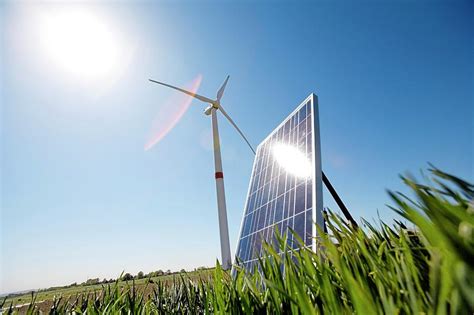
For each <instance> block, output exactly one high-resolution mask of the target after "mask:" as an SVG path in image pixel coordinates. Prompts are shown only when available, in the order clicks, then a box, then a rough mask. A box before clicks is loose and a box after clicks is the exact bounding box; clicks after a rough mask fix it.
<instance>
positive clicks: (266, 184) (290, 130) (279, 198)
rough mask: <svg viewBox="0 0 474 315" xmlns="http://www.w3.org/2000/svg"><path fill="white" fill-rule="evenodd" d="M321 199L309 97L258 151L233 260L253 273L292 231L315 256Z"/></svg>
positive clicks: (313, 102)
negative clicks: (267, 248)
mask: <svg viewBox="0 0 474 315" xmlns="http://www.w3.org/2000/svg"><path fill="white" fill-rule="evenodd" d="M322 198H323V196H322V171H321V146H320V135H319V111H318V99H317V96H316V95H314V94H311V95H310V96H308V97H307V98H306V99H305V100H304V101H303V102H302V103H301V104H300V105H299V106H298V107H297V108H296V109H295V110H294V111H293V112H292V113H291V114H290V115H289V116H288V117H287V118H286V119H285V120H284V121H283V122H282V123H281V124H280V125H279V126H278V127H277V128H275V130H274V131H273V132H272V133H270V135H268V137H267V138H265V140H263V141H262V143H260V145H259V146H258V147H257V154H256V156H255V161H254V165H253V170H252V176H251V179H250V184H249V190H248V194H247V201H246V204H245V208H244V214H243V218H242V224H241V228H240V236H239V242H238V246H237V250H236V253H235V256H236V257H238V259H239V260H240V261H241V262H242V264H243V265H244V267H245V268H246V269H250V268H252V267H253V265H254V264H255V262H256V261H257V258H258V257H259V256H260V252H261V248H262V241H263V240H265V241H267V242H268V243H272V242H273V241H274V237H275V236H274V235H275V233H274V232H275V231H276V230H277V228H278V231H280V233H281V234H282V235H283V234H284V233H287V231H288V229H289V228H291V229H293V230H294V231H295V232H296V233H297V234H298V235H299V236H300V237H301V239H303V240H304V244H305V246H307V247H310V248H312V249H313V250H316V244H315V241H314V238H315V236H316V233H317V230H316V228H315V226H314V224H313V222H316V223H317V224H319V225H320V226H321V227H323V226H324V224H323V216H322V210H323V199H322ZM288 235H289V238H288V242H289V244H290V246H292V247H293V248H297V247H298V245H297V243H296V242H294V241H293V236H292V235H291V233H288Z"/></svg>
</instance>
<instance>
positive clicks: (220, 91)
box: [217, 76, 229, 101]
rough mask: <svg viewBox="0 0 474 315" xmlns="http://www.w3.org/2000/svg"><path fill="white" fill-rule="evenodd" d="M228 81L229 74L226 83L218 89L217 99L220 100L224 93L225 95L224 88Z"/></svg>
mask: <svg viewBox="0 0 474 315" xmlns="http://www.w3.org/2000/svg"><path fill="white" fill-rule="evenodd" d="M227 81H229V76H227V78H226V79H225V81H224V83H222V86H221V88H220V89H219V91H217V101H220V100H221V98H222V95H224V90H225V86H226V85H227Z"/></svg>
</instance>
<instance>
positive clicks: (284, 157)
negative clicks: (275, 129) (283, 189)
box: [272, 143, 312, 178]
mask: <svg viewBox="0 0 474 315" xmlns="http://www.w3.org/2000/svg"><path fill="white" fill-rule="evenodd" d="M272 151H273V155H274V156H275V160H276V161H277V163H278V164H279V165H280V166H281V167H283V168H284V169H285V170H286V171H287V172H288V173H290V174H293V175H295V176H296V177H299V178H308V177H310V176H311V170H312V167H311V162H310V161H309V160H308V158H307V157H306V154H304V153H303V152H301V151H299V150H298V149H297V148H295V147H294V146H292V145H288V144H284V143H278V144H275V145H274V146H273V150H272Z"/></svg>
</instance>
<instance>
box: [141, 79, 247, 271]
mask: <svg viewBox="0 0 474 315" xmlns="http://www.w3.org/2000/svg"><path fill="white" fill-rule="evenodd" d="M149 80H150V81H151V82H153V83H157V84H160V85H163V86H166V87H169V88H172V89H175V90H178V91H180V92H182V93H185V94H187V95H190V96H192V97H194V98H197V99H198V100H200V101H202V102H204V103H208V104H209V106H208V107H207V108H206V109H205V110H204V114H206V115H207V116H209V115H210V116H211V124H212V139H213V143H214V168H215V172H216V173H215V178H216V191H217V210H218V215H219V232H220V241H221V255H222V268H223V269H225V270H228V269H230V267H231V265H232V260H231V255H230V243H229V226H228V223H227V208H226V202H225V190H224V173H223V171H222V158H221V147H220V140H219V128H218V125H217V111H218V110H219V111H220V112H221V113H222V115H224V117H225V118H227V120H228V121H229V122H230V123H231V125H232V126H234V128H235V129H236V130H237V132H238V133H239V134H240V135H241V136H242V138H243V139H244V140H245V142H246V143H247V145H248V146H249V148H250V150H252V152H253V153H254V154H255V150H254V149H253V147H252V145H251V144H250V142H249V141H248V140H247V138H246V137H245V135H244V133H243V132H242V131H241V130H240V129H239V127H237V125H236V124H235V122H234V121H233V120H232V118H230V116H229V115H228V114H227V112H226V111H225V110H224V108H223V107H222V105H221V99H222V96H223V95H224V90H225V87H226V85H227V81H229V76H227V78H226V79H225V81H224V83H223V84H222V86H221V87H220V88H219V90H218V91H217V96H216V99H215V100H213V99H210V98H207V97H205V96H202V95H199V94H196V93H193V92H190V91H187V90H184V89H181V88H179V87H176V86H173V85H170V84H166V83H163V82H159V81H155V80H152V79H149Z"/></svg>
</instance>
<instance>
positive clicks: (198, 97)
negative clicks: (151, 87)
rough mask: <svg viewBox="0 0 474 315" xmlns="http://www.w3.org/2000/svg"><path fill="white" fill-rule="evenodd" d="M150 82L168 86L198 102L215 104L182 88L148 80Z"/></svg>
mask: <svg viewBox="0 0 474 315" xmlns="http://www.w3.org/2000/svg"><path fill="white" fill-rule="evenodd" d="M148 80H149V81H151V82H153V83H157V84H161V85H164V86H167V87H169V88H172V89H175V90H178V91H180V92H183V93H185V94H188V95H190V96H192V97H194V98H197V99H198V100H200V101H203V102H205V103H210V104H213V103H214V101H213V100H211V99H210V98H207V97H205V96H202V95H199V94H196V93H193V92H190V91H186V90H183V89H181V88H179V87H176V86H172V85H170V84H166V83H163V82H159V81H155V80H152V79H148Z"/></svg>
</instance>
